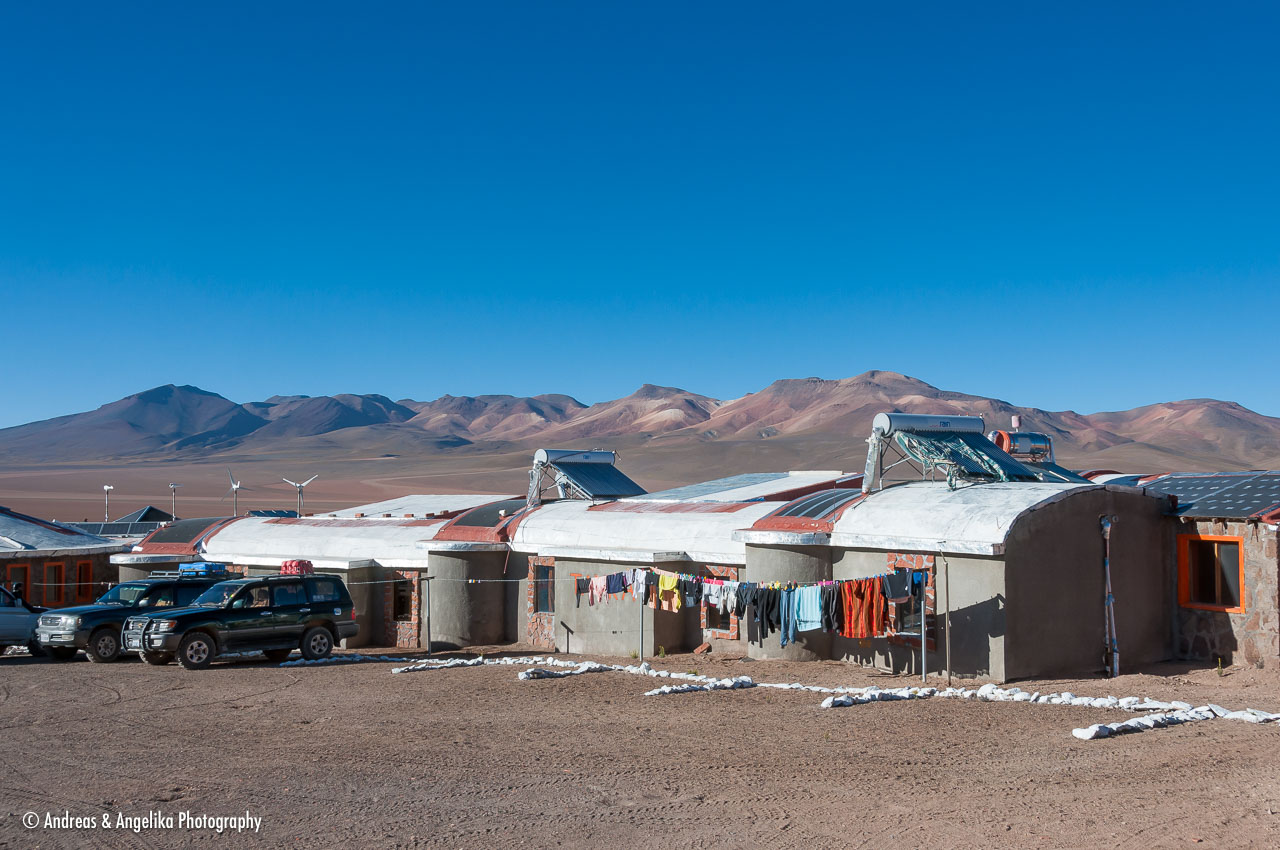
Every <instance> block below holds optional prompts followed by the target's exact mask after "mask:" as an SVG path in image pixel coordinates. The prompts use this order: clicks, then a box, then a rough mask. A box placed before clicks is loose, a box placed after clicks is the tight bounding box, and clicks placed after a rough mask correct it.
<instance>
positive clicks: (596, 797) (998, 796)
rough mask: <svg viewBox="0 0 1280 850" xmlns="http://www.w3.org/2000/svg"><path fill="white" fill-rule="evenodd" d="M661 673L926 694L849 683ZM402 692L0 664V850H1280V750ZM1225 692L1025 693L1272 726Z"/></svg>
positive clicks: (342, 680) (1147, 683)
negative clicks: (67, 817)
mask: <svg viewBox="0 0 1280 850" xmlns="http://www.w3.org/2000/svg"><path fill="white" fill-rule="evenodd" d="M500 653H503V654H529V653H527V652H525V651H523V650H519V649H516V650H513V649H512V648H510V647H503V648H501V650H500ZM599 660H606V661H607V660H609V659H599ZM628 663H629V662H628ZM653 663H654V666H656V667H660V668H663V669H668V670H679V671H697V672H699V673H703V674H716V675H749V676H751V677H753V678H754V679H755V680H756V681H761V682H766V681H769V682H786V681H799V682H803V683H806V684H821V685H854V686H861V685H867V684H878V685H880V686H882V687H896V686H903V685H910V684H914V683H915V681H914V680H913V679H911V678H908V677H894V676H888V675H885V674H878V673H876V672H874V671H865V670H862V669H859V668H852V667H849V666H847V665H844V664H840V663H838V662H825V663H808V664H804V663H784V662H761V661H754V662H747V661H736V660H729V659H724V658H720V659H710V658H707V657H694V656H690V655H682V656H672V657H669V658H666V659H662V660H656V661H654V662H653ZM393 666H397V665H394V664H391V663H363V664H344V665H339V664H334V665H329V666H319V667H284V668H281V667H276V666H270V665H267V664H265V663H251V662H241V663H235V664H231V663H222V664H216V665H215V666H214V667H213V668H211V669H210V670H207V671H203V672H188V671H186V670H183V669H181V668H180V667H177V666H176V665H170V666H168V667H163V668H153V667H147V666H144V665H142V664H140V663H137V662H134V661H124V662H120V663H116V664H112V665H97V664H90V663H88V662H87V661H84V660H78V661H76V662H72V663H68V664H54V663H50V662H43V661H38V660H33V659H29V658H27V657H21V656H19V657H14V656H9V657H6V658H3V659H0V727H3V742H2V743H0V768H2V770H3V773H2V776H0V847H15V848H18V847H21V848H30V847H77V848H78V847H83V846H87V845H92V846H96V847H107V848H114V847H174V846H186V845H189V844H190V845H195V846H215V845H216V846H231V847H238V846H288V847H336V846H360V847H363V846H379V847H437V846H441V847H479V846H495V845H496V846H507V845H519V846H531V847H547V846H568V847H585V846H595V847H601V846H628V847H661V846H669V845H673V846H681V847H685V846H688V847H719V846H771V847H790V846H801V847H809V848H811V847H827V846H841V847H864V846H865V847H921V846H935V847H990V846H997V847H1004V846H1020V847H1026V846H1036V847H1120V846H1141V847H1181V846H1186V845H1196V844H1199V845H1200V846H1207V847H1222V846H1232V847H1275V846H1278V845H1280V772H1277V770H1276V767H1275V763H1276V758H1277V755H1280V724H1268V725H1260V726H1255V725H1251V724H1246V723H1242V722H1238V721H1226V720H1214V721H1206V722H1200V723H1192V724H1187V725H1184V726H1179V727H1174V728H1168V729H1161V730H1154V731H1149V732H1144V733H1141V734H1134V735H1127V736H1123V737H1118V738H1114V739H1109V740H1098V741H1080V740H1077V739H1075V738H1073V737H1072V736H1071V730H1072V729H1073V728H1075V727H1079V726H1084V725H1087V724H1090V723H1096V722H1111V721H1114V720H1122V719H1125V718H1127V717H1129V716H1130V715H1128V714H1127V713H1125V712H1117V711H1106V710H1101V709H1089V708H1073V707H1062V706H1048V705H1026V704H1017V703H979V702H970V701H959V700H941V699H934V700H920V701H909V702H895V703H873V704H869V705H863V706H853V707H849V708H841V709H831V710H823V709H821V708H819V703H820V702H821V699H822V697H821V695H820V694H815V693H806V692H795V691H778V690H771V689H761V688H756V689H749V690H739V691H721V692H712V693H693V694H683V695H674V696H654V697H645V696H643V693H644V691H645V690H648V689H649V688H651V687H655V686H656V685H657V684H661V683H657V682H654V680H652V679H648V678H641V677H637V676H629V675H626V674H624V673H612V672H611V673H594V674H589V675H582V676H575V677H570V678H567V679H561V680H543V681H529V682H522V681H518V680H517V679H516V674H517V672H518V671H519V670H521V669H524V668H523V667H483V668H464V669H454V670H439V671H430V672H419V673H408V674H401V675H392V673H391V669H392V667H393ZM1226 673H1227V675H1225V676H1219V675H1218V673H1217V671H1216V670H1188V669H1187V668H1185V667H1174V666H1164V667H1160V668H1156V669H1154V670H1153V671H1150V672H1149V673H1148V674H1147V675H1127V676H1124V677H1122V678H1121V679H1119V680H1115V681H1107V680H1089V681H1054V682H1022V683H1019V686H1021V687H1022V688H1024V689H1025V690H1042V691H1050V690H1053V691H1061V690H1064V689H1066V690H1071V691H1073V692H1074V693H1076V694H1080V695H1089V696H1102V695H1106V694H1114V695H1116V696H1129V695H1133V696H1151V697H1153V698H1156V699H1184V700H1186V701H1188V702H1192V703H1195V704H1200V703H1202V702H1205V701H1214V702H1217V703H1220V704H1222V705H1224V706H1226V707H1227V708H1244V707H1253V708H1262V709H1266V710H1268V711H1273V710H1280V675H1278V674H1277V673H1276V672H1275V671H1264V670H1255V669H1248V670H1234V669H1233V670H1228V671H1226ZM964 684H972V683H964ZM50 811H52V812H54V813H55V814H62V813H63V812H69V813H70V814H71V815H72V816H87V817H93V818H95V819H96V820H97V821H101V819H102V816H103V815H104V814H106V815H108V817H109V818H111V819H115V818H116V817H117V815H118V814H123V815H125V816H143V815H146V814H147V813H148V812H149V811H160V812H162V813H164V814H165V815H167V816H172V817H176V816H177V814H178V813H179V812H183V811H187V812H191V813H192V814H195V815H233V814H239V813H244V812H245V811H248V812H250V813H251V814H252V815H253V816H254V817H260V818H262V824H261V831H260V832H259V833H257V834H254V833H252V832H249V833H244V834H236V833H230V834H224V835H221V836H219V835H217V834H216V833H214V832H212V831H209V830H195V831H184V830H164V829H155V830H144V831H142V832H140V833H134V832H131V831H129V830H128V829H115V828H112V829H109V830H104V829H100V828H99V829H95V830H93V831H86V830H73V829H53V828H45V827H44V826H43V825H41V826H38V827H36V828H35V829H27V828H25V827H24V826H23V825H22V816H23V814H24V813H27V812H36V813H37V814H38V815H39V816H40V817H41V818H43V817H44V815H45V813H46V812H50ZM113 822H114V821H113Z"/></svg>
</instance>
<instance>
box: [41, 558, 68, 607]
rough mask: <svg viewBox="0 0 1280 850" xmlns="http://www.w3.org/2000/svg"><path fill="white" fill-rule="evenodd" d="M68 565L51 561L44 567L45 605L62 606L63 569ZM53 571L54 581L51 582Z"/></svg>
mask: <svg viewBox="0 0 1280 850" xmlns="http://www.w3.org/2000/svg"><path fill="white" fill-rule="evenodd" d="M65 566H66V565H65V564H63V563H62V562H61V561H50V562H48V563H46V564H45V565H44V595H43V597H42V598H43V599H44V604H46V605H61V604H62V598H63V595H64V594H63V587H62V580H63V568H64V567H65ZM50 570H53V571H54V572H53V576H54V579H53V581H50V580H49V571H50Z"/></svg>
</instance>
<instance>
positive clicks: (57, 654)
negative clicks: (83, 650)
mask: <svg viewBox="0 0 1280 850" xmlns="http://www.w3.org/2000/svg"><path fill="white" fill-rule="evenodd" d="M77 652H79V650H78V649H74V648H72V647H70V646H51V647H49V648H48V649H46V650H45V654H46V655H48V656H49V657H50V658H52V659H53V660H54V661H70V660H71V659H73V658H75V657H76V653H77Z"/></svg>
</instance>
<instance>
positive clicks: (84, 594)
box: [76, 561, 93, 602]
mask: <svg viewBox="0 0 1280 850" xmlns="http://www.w3.org/2000/svg"><path fill="white" fill-rule="evenodd" d="M76 601H77V602H91V601H93V563H92V562H91V561H80V562H79V563H77V564H76Z"/></svg>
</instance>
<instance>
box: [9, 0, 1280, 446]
mask: <svg viewBox="0 0 1280 850" xmlns="http://www.w3.org/2000/svg"><path fill="white" fill-rule="evenodd" d="M1118 5H1119V4H1113V3H1106V4H1097V5H1094V6H1085V5H1083V4H1061V5H1058V6H1054V7H1050V6H1046V4H1026V3H1017V4H1011V5H1010V6H1009V7H1008V8H997V7H996V6H995V5H994V4H987V5H982V4H979V5H976V6H975V5H972V4H955V3H942V4H937V5H928V4H924V3H912V4H883V3H881V4H875V5H865V6H859V5H857V4H851V3H831V4H818V3H801V4H777V3H747V2H740V0H735V2H728V3H686V2H666V3H664V2H645V3H631V4H618V3H599V2H582V3H571V2H516V3H451V4H445V3H422V2H414V3H405V4H393V3H374V4H368V3H362V4H357V3H347V4H341V5H337V4H328V3H316V2H306V3H298V4H296V5H290V4H286V3H278V2H272V3H252V4H248V3H246V4H234V3H218V4H206V5H205V6H204V7H203V8H202V9H196V8H194V4H172V3H156V4H154V5H143V4H134V3H118V4H117V3H71V4H53V3H26V4H22V3H8V4H5V5H4V7H3V9H0V79H3V80H4V83H3V88H2V91H3V101H2V108H0V122H3V124H2V125H0V129H2V132H0V287H2V289H3V296H4V297H3V301H2V302H0V303H3V305H4V306H3V309H4V314H5V319H6V321H5V323H4V326H5V333H4V355H3V356H4V361H3V362H4V364H5V369H4V370H3V375H4V380H3V385H4V393H5V399H6V401H5V404H4V405H3V406H2V407H0V425H13V424H17V423H20V422H25V421H29V420H33V419H39V418H44V417H48V416H54V415H59V414H63V413H71V412H76V411H79V410H85V409H90V408H93V407H95V406H97V405H99V404H102V403H105V402H108V401H112V400H114V399H116V398H119V397H121V396H124V395H126V394H128V393H131V392H136V391H140V390H143V389H146V388H148V387H151V386H155V385H158V384H164V383H170V382H172V383H189V384H195V385H198V386H201V387H204V388H205V389H208V390H212V391H215V392H219V393H222V394H223V395H225V396H227V397H229V398H231V399H233V400H236V401H251V400H257V399H261V398H264V397H266V396H269V395H272V394H275V393H281V394H293V393H305V394H310V395H318V394H325V393H337V392H378V393H383V394H385V395H388V396H390V397H392V398H402V397H412V398H416V399H429V398H434V397H436V396H439V395H441V394H444V393H452V394H455V395H463V394H468V395H470V394H479V393H502V392H505V393H515V394H534V393H542V392H566V393H570V394H572V395H574V396H577V397H578V398H580V399H582V400H583V401H587V402H593V401H600V400H604V399H609V398H615V397H617V396H620V395H624V394H626V393H628V392H631V391H632V390H634V389H635V388H636V387H637V386H638V385H640V384H641V383H644V382H652V383H659V384H667V385H673V386H679V387H683V388H686V389H690V390H694V391H697V392H702V393H706V394H708V395H714V396H717V397H721V398H728V397H735V396H738V395H741V394H743V393H746V392H749V391H752V390H755V389H758V388H760V387H762V386H764V385H765V384H767V383H768V382H770V381H771V380H773V379H775V378H779V377H805V376H809V375H817V376H821V377H831V378H836V377H846V376H849V375H853V374H857V373H859V372H862V371H865V370H867V369H890V370H895V371H900V372H906V373H908V374H911V375H914V376H916V377H919V378H922V379H924V380H926V381H929V382H930V383H933V384H936V385H938V386H941V387H944V388H947V389H956V390H962V391H967V392H973V393H981V394H985V395H995V396H999V397H1002V398H1006V399H1009V400H1011V401H1014V402H1016V403H1020V404H1031V405H1037V406H1041V407H1048V408H1054V409H1061V408H1073V409H1076V410H1080V411H1084V412H1091V411H1096V410H1104V409H1120V408H1127V407H1133V406H1137V405H1140V404H1146V403H1151V402H1155V401H1162V400H1170V399H1176V398H1188V397H1198V396H1214V397H1219V398H1227V399H1232V400H1236V401H1239V402H1241V403H1243V404H1246V405H1248V406H1251V407H1254V408H1255V409H1258V410H1261V411H1262V412H1264V413H1269V414H1272V415H1280V385H1278V384H1277V382H1276V381H1275V380H1274V378H1273V376H1272V367H1273V365H1274V362H1275V347H1274V340H1275V333H1274V324H1275V318H1274V314H1275V306H1274V305H1275V299H1274V295H1273V293H1274V291H1275V288H1276V287H1275V285H1276V282H1277V277H1278V275H1280V126H1278V125H1280V108H1278V106H1280V59H1277V52H1276V48H1275V35H1276V33H1277V31H1280V27H1278V26H1277V25H1278V24H1280V20H1277V17H1278V13H1277V11H1276V9H1277V7H1276V6H1274V5H1272V4H1262V3H1259V4H1237V3H1230V4H1211V5H1205V4H1190V3H1188V4H1170V3H1152V4H1149V5H1125V6H1123V7H1122V8H1117V6H1118Z"/></svg>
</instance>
